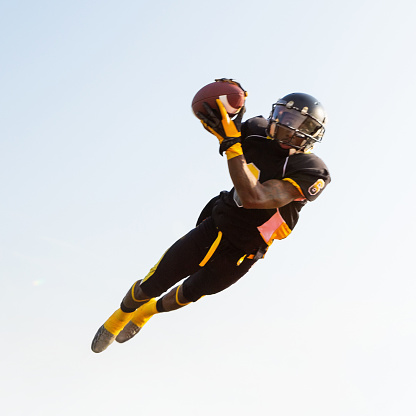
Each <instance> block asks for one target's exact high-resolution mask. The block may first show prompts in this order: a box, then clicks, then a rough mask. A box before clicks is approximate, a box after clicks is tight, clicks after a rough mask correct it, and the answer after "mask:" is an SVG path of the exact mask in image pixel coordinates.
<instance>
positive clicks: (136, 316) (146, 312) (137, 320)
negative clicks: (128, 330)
mask: <svg viewBox="0 0 416 416" xmlns="http://www.w3.org/2000/svg"><path fill="white" fill-rule="evenodd" d="M156 313H158V310H157V309H156V299H155V298H153V299H150V300H149V302H147V303H145V304H144V305H143V306H140V308H139V309H137V311H136V312H134V313H133V317H132V318H131V321H132V322H133V323H134V324H135V325H137V326H139V327H140V328H141V327H143V326H144V324H145V323H146V322H147V321H148V320H149V319H150V318H151V317H152V316H153V315H155V314H156Z"/></svg>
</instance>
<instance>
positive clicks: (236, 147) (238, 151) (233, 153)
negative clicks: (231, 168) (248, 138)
mask: <svg viewBox="0 0 416 416" xmlns="http://www.w3.org/2000/svg"><path fill="white" fill-rule="evenodd" d="M225 154H226V155H227V160H230V159H233V158H234V157H237V156H241V155H242V154H243V148H242V147H241V143H235V144H233V145H232V146H231V147H229V148H228V149H227V150H226V151H225Z"/></svg>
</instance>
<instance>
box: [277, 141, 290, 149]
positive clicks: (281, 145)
mask: <svg viewBox="0 0 416 416" xmlns="http://www.w3.org/2000/svg"><path fill="white" fill-rule="evenodd" d="M278 143H279V142H278ZM279 146H280V147H281V148H282V149H285V150H288V149H292V146H289V145H288V144H283V143H279Z"/></svg>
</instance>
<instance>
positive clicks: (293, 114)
mask: <svg viewBox="0 0 416 416" xmlns="http://www.w3.org/2000/svg"><path fill="white" fill-rule="evenodd" d="M326 120H327V116H326V113H325V110H324V108H323V106H322V104H321V103H320V102H319V101H318V100H317V99H316V98H314V97H312V96H311V95H308V94H304V93H301V92H294V93H292V94H288V95H285V96H284V97H283V98H280V99H279V100H278V101H277V102H276V103H274V104H273V107H272V111H271V112H270V117H269V124H268V125H267V135H268V136H269V138H271V139H273V140H276V141H278V142H279V144H280V146H281V147H283V148H285V149H288V148H295V149H298V150H302V151H308V150H311V149H312V147H313V146H314V144H315V143H319V142H321V140H322V136H323V135H324V133H325V122H326Z"/></svg>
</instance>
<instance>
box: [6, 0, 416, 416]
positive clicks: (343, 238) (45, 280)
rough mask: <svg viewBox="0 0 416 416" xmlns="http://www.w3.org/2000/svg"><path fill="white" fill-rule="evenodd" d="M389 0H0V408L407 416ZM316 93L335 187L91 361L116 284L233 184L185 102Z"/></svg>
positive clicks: (403, 180)
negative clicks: (233, 88)
mask: <svg viewBox="0 0 416 416" xmlns="http://www.w3.org/2000/svg"><path fill="white" fill-rule="evenodd" d="M415 14H416V6H415V3H414V2H412V1H410V0H408V1H403V0H397V1H395V2H390V1H389V2H387V1H384V0H367V1H366V0H351V1H348V2H347V1H343V2H339V1H334V0H316V1H305V0H293V1H291V2H289V1H284V2H283V1H278V0H273V1H268V0H259V1H248V0H240V1H238V2H236V1H233V2H231V1H219V0H212V1H210V2H205V3H200V2H194V1H191V0H177V1H161V0H153V1H151V2H150V1H146V2H145V1H140V0H139V1H119V2H115V1H108V0H100V1H88V0H87V1H79V0H78V1H77V0H74V1H68V2H57V1H44V0H40V1H36V2H34V1H27V0H26V1H23V0H22V1H19V0H17V1H1V2H0V56H1V65H0V83H1V84H0V195H1V199H0V201H1V202H0V215H1V217H0V218H1V220H0V284H1V290H0V305H1V318H0V323H1V330H2V335H1V347H0V352H1V353H0V360H1V372H0V374H1V376H0V399H1V413H2V414H4V415H7V416H21V415H27V414H30V415H31V416H52V415H53V416H57V415H59V416H69V415H71V416H73V415H112V414H120V415H121V414H129V415H130V414H148V413H149V414H150V412H151V414H156V415H163V414H169V415H181V416H188V415H189V416H191V415H192V416H194V415H197V416H205V415H212V414H217V415H242V416H245V415H252V414H276V415H285V416H305V415H308V416H311V415H312V416H335V415H336V416H351V415H359V416H367V415H368V416H370V415H371V416H372V415H377V416H387V415H395V416H396V415H400V416H405V415H414V414H415V413H416V405H415V397H414V394H415V391H416V377H415V374H416V358H415V356H416V355H415V351H416V318H415V317H416V306H415V301H414V299H415V295H416V282H415V275H416V273H415V271H414V255H415V254H414V253H415V243H414V234H415V232H416V224H415V216H414V215H413V209H414V208H413V206H414V203H415V191H414V188H415V187H414V180H415V173H414V168H413V166H414V162H413V154H412V152H413V150H414V149H413V144H414V142H415V137H414V136H415V132H414V118H415V115H414V105H415V101H414V100H415V97H416V87H415V81H414V77H415V73H416V60H415V46H414V42H415V39H416V26H415V24H414V19H415ZM219 77H230V78H235V79H237V80H238V81H240V82H241V83H242V85H243V86H244V88H245V89H247V90H248V91H249V97H248V99H247V114H246V117H251V116H256V115H260V114H262V115H264V116H266V117H267V116H268V114H269V112H270V108H271V105H272V103H273V102H274V101H276V100H277V99H278V98H279V97H281V96H283V95H285V94H287V93H290V92H294V91H302V92H307V93H309V94H312V95H314V96H316V97H318V98H319V99H320V100H321V101H322V103H323V104H324V106H325V107H326V109H327V112H328V114H329V124H328V128H327V133H326V135H325V137H324V140H323V143H322V144H321V145H319V146H317V147H316V153H317V154H318V155H319V156H320V157H321V158H322V159H323V160H324V161H325V162H326V164H327V165H328V167H329V169H330V171H331V174H332V178H333V181H332V183H331V185H330V186H328V188H327V189H326V190H325V192H324V193H323V194H322V195H321V196H320V198H318V200H317V201H316V202H314V203H311V204H308V206H307V207H305V208H304V210H303V211H302V215H301V218H300V221H299V224H298V226H297V228H296V230H295V231H294V232H293V234H292V235H291V236H290V237H289V238H288V239H287V240H285V241H282V242H276V243H275V244H274V245H273V246H272V248H271V249H270V250H269V253H268V255H267V257H266V259H264V260H262V261H261V262H259V263H258V264H257V265H256V267H255V268H254V269H253V270H252V271H251V272H250V273H249V274H248V275H247V276H245V277H244V278H243V279H242V280H241V281H240V282H238V284H236V285H234V286H233V287H231V288H230V289H228V290H227V291H225V292H222V293H221V294H218V295H216V296H212V297H205V298H204V299H202V300H201V301H200V302H197V303H196V304H194V305H190V306H188V307H186V308H184V309H182V310H180V311H176V312H172V313H170V314H164V315H159V316H156V317H154V318H152V320H151V321H150V322H149V324H148V325H147V326H146V327H145V328H144V329H143V332H142V333H141V334H140V335H139V336H138V337H136V338H135V339H134V340H132V341H131V342H129V343H126V344H124V345H112V346H111V347H110V348H109V349H108V350H107V351H105V352H104V353H102V354H94V353H92V352H91V350H90V343H91V340H92V338H93V336H94V334H95V332H96V330H97V329H98V327H99V326H100V325H101V324H102V323H103V322H104V321H105V320H106V319H107V317H108V316H109V315H110V314H111V313H112V312H113V311H114V310H115V309H116V308H117V307H118V305H119V302H120V300H121V298H122V297H123V296H124V294H125V292H126V291H127V289H128V288H129V287H130V285H131V284H132V283H133V282H134V281H135V280H137V279H138V278H141V277H142V276H143V275H144V274H146V273H147V271H148V270H149V268H150V267H152V266H153V265H154V263H155V262H156V261H157V260H158V259H159V257H160V255H161V254H162V253H163V251H164V250H165V249H166V248H167V247H169V246H170V244H172V243H173V242H174V241H175V240H176V239H177V238H179V237H180V236H181V235H182V234H184V233H185V232H187V231H188V230H189V229H190V228H192V227H193V226H194V224H195V221H196V219H197V217H198V215H199V211H200V209H201V208H202V207H203V206H204V204H205V202H206V201H207V200H208V199H210V198H211V197H212V196H214V195H216V194H217V193H218V192H219V191H221V190H223V189H229V188H230V187H231V181H230V178H229V175H228V171H227V166H226V161H225V158H221V157H220V156H219V154H218V144H217V142H216V139H215V138H214V137H213V136H210V135H209V134H208V133H206V132H205V131H204V130H203V129H202V127H201V125H200V123H199V122H198V120H197V119H196V118H195V117H194V116H193V114H192V112H191V108H190V103H191V101H192V98H193V95H194V94H195V93H196V91H197V90H198V89H199V88H201V87H202V86H204V85H205V84H207V83H209V82H212V81H213V80H214V79H215V78H219Z"/></svg>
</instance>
